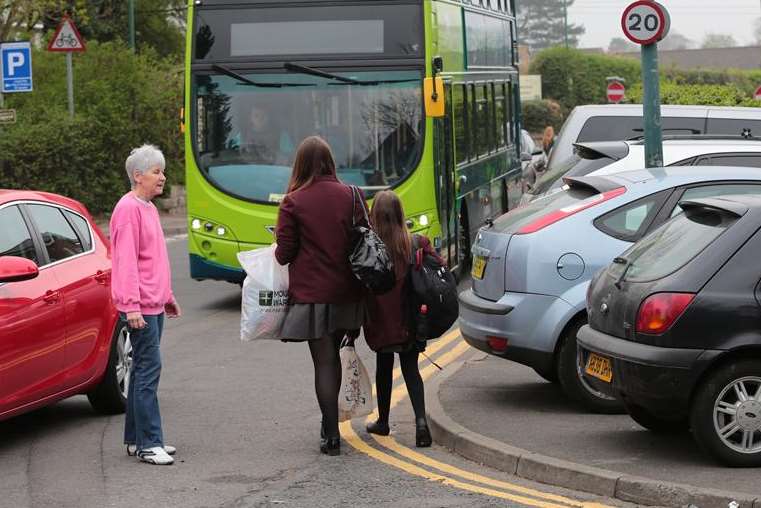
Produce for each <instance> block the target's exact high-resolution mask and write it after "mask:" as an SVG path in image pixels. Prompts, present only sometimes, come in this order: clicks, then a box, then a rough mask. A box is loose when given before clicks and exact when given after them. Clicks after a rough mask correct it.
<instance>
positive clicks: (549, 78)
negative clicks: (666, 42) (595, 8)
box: [530, 48, 640, 110]
mask: <svg viewBox="0 0 761 508" xmlns="http://www.w3.org/2000/svg"><path fill="white" fill-rule="evenodd" d="M530 72H531V73H532V74H541V75H542V93H543V95H544V97H546V98H549V99H554V100H556V101H558V102H559V103H560V104H561V105H562V106H563V107H564V108H565V109H567V110H571V109H573V108H574V107H576V106H577V105H579V104H602V103H605V102H606V100H607V99H606V87H607V82H606V78H607V77H609V76H619V77H622V78H624V79H626V82H627V83H636V82H637V81H639V79H640V78H639V75H640V65H639V62H637V61H636V60H633V59H630V58H624V57H614V56H605V55H591V54H588V53H584V52H582V51H578V50H575V49H565V48H552V49H548V50H545V51H542V52H541V53H539V54H538V55H537V57H536V58H535V59H534V61H533V62H531V70H530Z"/></svg>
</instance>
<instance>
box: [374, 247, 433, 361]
mask: <svg viewBox="0 0 761 508" xmlns="http://www.w3.org/2000/svg"><path fill="white" fill-rule="evenodd" d="M418 238H419V242H420V243H419V246H420V248H421V249H423V251H424V252H425V253H426V254H430V255H432V256H435V257H437V258H439V255H438V254H436V251H434V250H433V247H431V242H430V241H428V238H426V237H424V236H422V235H421V236H418ZM439 261H441V258H439ZM441 262H442V263H443V261H441ZM400 272H401V273H400ZM407 273H408V270H401V271H397V276H396V285H395V286H394V289H392V290H391V291H389V292H388V293H385V294H382V295H373V294H368V295H367V297H366V300H365V301H366V302H367V321H366V322H365V326H364V330H365V340H366V341H367V345H368V346H370V349H372V350H373V351H379V350H381V349H383V348H387V347H392V346H400V345H403V344H407V343H408V342H410V341H411V340H413V339H414V338H415V337H414V336H413V335H412V334H411V333H410V332H409V331H408V329H407V327H408V324H407V323H406V322H405V321H407V318H408V317H409V316H410V315H411V314H412V313H414V312H415V309H406V308H405V305H408V303H407V302H406V299H405V294H404V293H405V282H406V280H407Z"/></svg>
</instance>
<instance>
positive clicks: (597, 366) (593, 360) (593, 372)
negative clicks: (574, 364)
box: [585, 353, 613, 383]
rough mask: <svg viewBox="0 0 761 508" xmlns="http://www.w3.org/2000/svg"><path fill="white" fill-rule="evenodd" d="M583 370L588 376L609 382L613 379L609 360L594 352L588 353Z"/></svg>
mask: <svg viewBox="0 0 761 508" xmlns="http://www.w3.org/2000/svg"><path fill="white" fill-rule="evenodd" d="M585 371H586V373H587V374H589V375H590V376H594V377H596V378H597V379H601V380H603V381H605V382H606V383H610V382H611V381H612V380H613V367H612V366H611V363H610V360H609V359H608V358H605V357H602V356H599V355H596V354H594V353H590V354H589V358H588V359H587V367H586V369H585Z"/></svg>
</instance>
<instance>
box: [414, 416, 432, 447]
mask: <svg viewBox="0 0 761 508" xmlns="http://www.w3.org/2000/svg"><path fill="white" fill-rule="evenodd" d="M432 442H433V439H431V431H430V430H428V423H427V422H426V421H425V420H418V421H416V422H415V446H417V447H418V448H428V447H429V446H431V443H432Z"/></svg>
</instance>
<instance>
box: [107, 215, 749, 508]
mask: <svg viewBox="0 0 761 508" xmlns="http://www.w3.org/2000/svg"><path fill="white" fill-rule="evenodd" d="M160 217H161V224H162V226H163V229H164V235H165V236H166V237H171V236H177V235H182V234H186V233H187V229H188V223H187V220H188V219H187V215H186V214H184V213H179V214H169V213H165V212H162V213H160ZM96 222H97V223H98V226H99V227H100V228H101V229H102V230H103V231H104V233H105V234H106V235H108V234H109V231H108V221H107V219H104V218H100V219H96ZM426 406H427V411H428V418H429V425H430V427H431V433H432V434H433V438H434V440H435V441H436V442H437V443H438V444H440V445H443V446H445V447H446V448H448V449H450V450H452V451H453V452H455V453H457V454H459V455H461V456H463V457H465V458H467V459H470V460H472V461H474V462H477V463H480V464H484V465H486V466H489V467H492V468H495V469H497V470H500V471H503V472H505V473H506V475H514V476H519V477H522V478H526V479H528V480H533V481H538V482H541V483H545V484H548V485H554V486H558V487H564V488H568V489H573V490H579V491H582V492H589V493H593V494H597V495H600V496H606V497H610V498H613V499H619V500H621V501H626V502H630V503H636V504H640V505H649V506H674V507H677V506H678V507H690V508H714V507H715V508H728V507H729V508H761V474H759V473H761V471H760V470H759V469H753V468H749V469H735V468H727V467H723V466H721V465H718V464H716V463H715V462H713V461H712V460H711V459H710V458H709V457H707V456H706V455H705V454H704V453H702V452H701V451H700V450H699V449H698V447H697V445H696V444H695V442H694V441H693V440H692V438H691V436H690V434H689V433H684V434H681V435H671V436H664V435H657V434H654V433H652V432H650V431H647V430H645V429H643V428H641V427H639V426H638V425H637V424H636V423H634V421H633V420H631V418H629V416H628V415H594V414H589V413H587V412H585V411H584V410H582V409H580V408H578V407H577V406H576V405H574V404H573V403H572V402H570V401H568V400H567V399H566V397H565V396H564V395H563V393H562V391H561V390H560V388H559V387H558V386H556V385H554V384H552V383H548V382H546V381H545V380H543V379H541V378H540V377H538V376H537V375H536V374H535V373H534V371H533V370H532V369H529V368H528V367H524V366H522V365H518V364H515V363H513V362H509V361H506V360H503V359H501V358H497V357H494V356H491V355H487V354H485V353H482V352H480V351H476V350H473V353H472V354H471V355H470V356H469V358H466V359H465V360H463V361H460V362H456V363H454V364H451V365H450V366H448V367H447V368H446V369H445V370H444V372H442V373H441V375H439V376H435V377H434V379H433V380H432V381H430V382H429V383H428V384H427V385H426ZM733 503H737V505H736V506H735V505H734V504H733Z"/></svg>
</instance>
